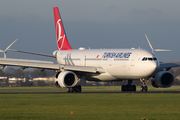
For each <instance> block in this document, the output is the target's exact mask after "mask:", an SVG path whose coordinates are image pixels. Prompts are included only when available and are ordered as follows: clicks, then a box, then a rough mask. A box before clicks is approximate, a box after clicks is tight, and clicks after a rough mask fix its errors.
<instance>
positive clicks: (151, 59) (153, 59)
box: [142, 57, 157, 61]
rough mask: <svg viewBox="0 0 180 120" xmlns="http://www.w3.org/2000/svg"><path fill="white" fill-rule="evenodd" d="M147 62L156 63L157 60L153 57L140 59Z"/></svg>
mask: <svg viewBox="0 0 180 120" xmlns="http://www.w3.org/2000/svg"><path fill="white" fill-rule="evenodd" d="M147 60H148V61H156V60H157V58H155V57H154V58H150V57H149V58H148V57H144V58H143V59H142V61H147Z"/></svg>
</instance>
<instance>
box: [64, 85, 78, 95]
mask: <svg viewBox="0 0 180 120" xmlns="http://www.w3.org/2000/svg"><path fill="white" fill-rule="evenodd" d="M67 92H69V93H72V92H81V85H76V86H74V87H69V88H67Z"/></svg>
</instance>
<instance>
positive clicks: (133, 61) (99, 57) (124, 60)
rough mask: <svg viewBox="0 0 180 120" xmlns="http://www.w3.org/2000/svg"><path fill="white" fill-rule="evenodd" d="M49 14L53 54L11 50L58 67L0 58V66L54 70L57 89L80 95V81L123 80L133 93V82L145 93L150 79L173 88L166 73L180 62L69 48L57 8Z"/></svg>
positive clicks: (137, 52)
mask: <svg viewBox="0 0 180 120" xmlns="http://www.w3.org/2000/svg"><path fill="white" fill-rule="evenodd" d="M53 12H54V22H55V31H56V40H57V50H56V51H54V52H53V55H46V54H39V53H33V52H26V51H20V50H12V51H16V52H23V53H29V54H35V55H41V56H46V57H53V58H55V59H56V61H57V63H58V64H54V63H42V62H31V61H29V62H28V61H27V60H26V61H23V60H21V61H18V59H17V60H14V61H12V60H10V59H0V65H2V66H7V65H8V66H20V67H22V69H25V68H29V67H31V68H39V69H42V70H44V69H50V70H54V71H55V72H56V73H55V75H54V80H55V85H56V86H57V87H59V88H64V87H65V88H67V92H81V91H82V88H81V85H78V80H80V79H83V80H87V81H97V82H111V81H123V80H127V81H128V83H127V85H122V87H121V91H136V85H132V83H133V81H134V80H140V81H141V82H142V83H143V85H142V86H141V91H148V87H147V86H146V81H147V80H148V79H150V78H151V82H152V86H153V87H157V88H159V87H161V88H166V87H170V86H171V85H173V83H174V76H173V75H172V74H171V73H170V72H169V71H168V70H169V69H171V68H172V67H179V66H180V62H174V63H162V62H160V61H159V60H158V59H157V57H156V56H155V54H154V53H153V52H154V51H153V49H152V52H151V51H148V50H145V49H134V48H133V49H84V48H80V49H72V47H71V46H70V44H69V42H68V39H67V36H66V33H65V29H64V26H63V22H62V19H61V16H60V13H59V10H58V7H53ZM146 39H148V38H147V36H146ZM149 43H150V42H149ZM157 51H158V50H157Z"/></svg>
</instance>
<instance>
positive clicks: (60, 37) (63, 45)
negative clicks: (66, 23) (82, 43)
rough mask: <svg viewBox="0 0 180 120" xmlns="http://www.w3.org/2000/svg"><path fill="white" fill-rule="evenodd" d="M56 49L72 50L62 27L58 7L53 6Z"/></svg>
mask: <svg viewBox="0 0 180 120" xmlns="http://www.w3.org/2000/svg"><path fill="white" fill-rule="evenodd" d="M53 11H54V22H55V30H56V39H57V47H58V50H72V48H71V46H70V45H69V42H68V39H67V37H66V33H65V30H64V27H63V23H62V19H61V17H60V14H59V10H58V7H53Z"/></svg>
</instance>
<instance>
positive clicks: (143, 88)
mask: <svg viewBox="0 0 180 120" xmlns="http://www.w3.org/2000/svg"><path fill="white" fill-rule="evenodd" d="M140 81H141V82H142V83H143V85H142V86H141V92H143V91H145V92H147V91H148V87H147V86H146V83H145V79H143V80H140Z"/></svg>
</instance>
